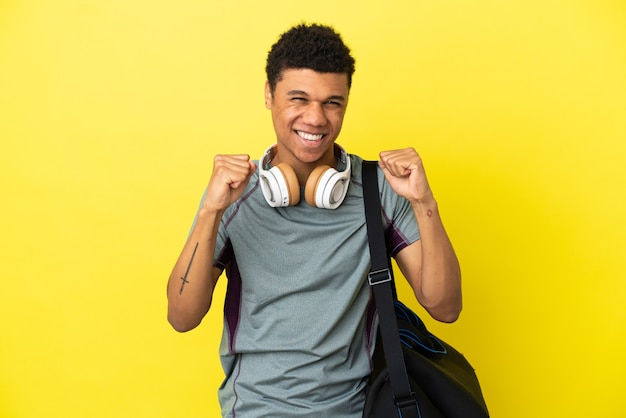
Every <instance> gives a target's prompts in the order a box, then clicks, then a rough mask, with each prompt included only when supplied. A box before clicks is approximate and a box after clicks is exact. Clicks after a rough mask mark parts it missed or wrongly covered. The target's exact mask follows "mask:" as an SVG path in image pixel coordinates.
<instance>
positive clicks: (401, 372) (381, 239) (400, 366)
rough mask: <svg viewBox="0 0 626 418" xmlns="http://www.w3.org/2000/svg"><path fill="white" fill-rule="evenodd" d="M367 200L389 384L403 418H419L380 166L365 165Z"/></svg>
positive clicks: (371, 276)
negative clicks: (385, 216) (401, 325)
mask: <svg viewBox="0 0 626 418" xmlns="http://www.w3.org/2000/svg"><path fill="white" fill-rule="evenodd" d="M362 175H363V179H362V182H363V198H364V202H365V220H366V223H367V236H368V240H369V249H370V258H371V269H370V273H369V275H368V280H369V284H370V287H371V289H372V292H373V293H374V300H375V301H376V310H377V311H378V321H379V332H380V335H381V340H382V343H383V349H384V352H385V361H386V362H387V370H388V372H389V381H390V384H391V390H392V392H393V398H394V401H395V402H396V405H397V406H398V412H399V414H398V415H399V416H401V417H403V418H413V417H414V418H418V416H419V412H418V411H419V407H418V406H417V399H416V397H415V393H414V392H413V391H412V390H411V385H410V383H409V377H408V375H407V371H406V366H405V363H404V356H403V355H402V346H401V343H400V334H399V331H398V322H397V319H396V314H395V297H394V287H393V270H392V268H391V265H390V262H389V261H390V260H389V255H388V254H387V246H386V243H385V233H384V229H383V224H382V221H381V212H382V207H381V204H380V195H379V190H378V162H377V161H363V169H362Z"/></svg>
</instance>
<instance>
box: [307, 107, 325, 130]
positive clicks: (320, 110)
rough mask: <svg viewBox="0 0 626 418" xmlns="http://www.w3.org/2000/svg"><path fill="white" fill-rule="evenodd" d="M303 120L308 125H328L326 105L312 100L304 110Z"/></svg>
mask: <svg viewBox="0 0 626 418" xmlns="http://www.w3.org/2000/svg"><path fill="white" fill-rule="evenodd" d="M302 120H303V122H304V123H306V124H307V125H312V126H324V125H326V122H327V119H326V114H325V113H324V107H323V106H322V104H321V103H316V102H311V103H309V105H308V106H307V107H306V109H305V110H304V114H303V115H302Z"/></svg>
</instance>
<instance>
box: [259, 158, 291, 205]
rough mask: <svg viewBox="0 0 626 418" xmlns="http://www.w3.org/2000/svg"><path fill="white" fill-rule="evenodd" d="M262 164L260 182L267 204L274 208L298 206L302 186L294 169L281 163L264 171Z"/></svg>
mask: <svg viewBox="0 0 626 418" xmlns="http://www.w3.org/2000/svg"><path fill="white" fill-rule="evenodd" d="M260 164H261V163H259V167H260V173H259V182H260V184H261V191H262V192H263V197H265V201H266V202H267V204H268V205H270V206H271V207H273V208H280V207H285V206H291V205H295V204H297V203H298V202H299V201H300V185H299V184H298V178H297V176H296V173H295V172H294V171H293V168H291V167H290V166H288V165H287V164H284V163H281V164H278V165H276V166H274V167H272V168H270V169H269V170H263V169H262V168H261V167H262V166H261V165H260Z"/></svg>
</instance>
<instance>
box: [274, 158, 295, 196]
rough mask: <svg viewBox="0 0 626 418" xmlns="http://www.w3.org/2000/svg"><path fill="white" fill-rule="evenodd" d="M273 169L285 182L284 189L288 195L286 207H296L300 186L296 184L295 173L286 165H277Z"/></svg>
mask: <svg viewBox="0 0 626 418" xmlns="http://www.w3.org/2000/svg"><path fill="white" fill-rule="evenodd" d="M274 168H277V169H278V170H279V171H280V173H281V174H282V177H283V180H284V182H285V189H286V190H287V192H288V194H289V196H288V197H289V203H288V205H287V206H293V205H297V204H298V202H299V201H300V184H299V183H298V177H297V176H296V172H295V171H293V168H291V166H290V165H288V164H286V163H280V164H277V165H276V166H275V167H274Z"/></svg>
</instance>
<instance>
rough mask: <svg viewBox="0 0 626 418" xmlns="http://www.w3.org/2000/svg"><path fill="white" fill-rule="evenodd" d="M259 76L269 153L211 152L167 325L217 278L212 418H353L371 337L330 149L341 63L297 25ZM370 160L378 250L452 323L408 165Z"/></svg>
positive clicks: (449, 279) (446, 262) (347, 161)
mask: <svg viewBox="0 0 626 418" xmlns="http://www.w3.org/2000/svg"><path fill="white" fill-rule="evenodd" d="M266 72H267V77H268V80H267V83H266V86H265V100H266V106H267V108H268V109H269V110H270V111H271V114H272V120H273V124H274V130H275V133H276V144H275V145H272V146H271V147H270V148H269V149H268V150H267V151H266V153H265V154H264V155H263V156H262V157H261V158H260V160H259V161H258V162H257V161H251V160H250V157H249V156H248V155H245V154H239V155H217V156H215V159H214V166H213V172H212V175H211V178H210V180H209V184H208V187H207V190H206V194H205V196H204V198H203V201H202V204H201V206H200V209H199V211H198V213H197V216H196V220H195V223H194V226H193V228H192V230H191V233H190V235H189V238H188V240H187V242H186V244H185V246H184V248H183V250H182V253H181V255H180V257H179V259H178V261H177V262H176V265H175V266H174V269H173V271H172V273H171V276H170V278H169V282H168V290H167V291H168V293H167V295H168V303H169V306H168V319H169V321H170V323H171V324H172V326H173V327H174V328H175V329H176V330H177V331H181V332H184V331H188V330H190V329H192V328H194V327H196V326H197V325H198V324H199V323H200V321H201V320H202V318H203V317H204V315H205V314H206V313H207V312H208V310H209V307H210V306H211V299H212V294H213V289H214V288H215V284H216V282H217V280H218V278H219V277H220V275H221V274H222V272H223V271H224V270H226V274H227V276H228V288H227V289H228V290H227V295H226V300H225V306H224V332H223V336H222V344H221V347H220V355H221V359H222V365H223V368H224V372H225V374H226V378H225V379H224V382H223V384H222V386H221V387H220V389H219V399H220V404H221V407H222V415H223V416H225V417H235V416H237V417H297V416H306V417H342V418H345V417H360V416H361V414H362V410H363V404H364V400H365V392H366V388H367V380H368V376H369V374H370V372H371V361H370V358H371V354H372V353H373V349H374V347H373V345H374V341H375V335H374V331H375V321H374V320H373V319H372V317H371V316H368V315H367V312H368V308H369V307H370V305H371V304H372V303H373V302H372V299H371V297H370V289H369V287H368V283H367V273H368V272H369V266H370V260H369V250H368V243H367V231H366V225H365V217H364V209H363V190H362V184H361V163H362V159H361V158H359V157H358V156H355V155H350V154H347V153H346V152H345V151H344V150H343V149H342V148H341V147H340V146H338V145H337V144H336V143H335V141H336V139H337V137H338V136H339V133H340V131H341V127H342V123H343V117H344V114H345V112H346V107H347V105H348V96H349V92H350V86H351V82H352V75H353V73H354V59H353V58H352V56H351V55H350V50H349V49H348V48H347V47H346V45H345V44H344V43H343V41H342V39H341V37H340V35H339V34H337V33H336V32H335V31H334V30H333V29H332V28H330V27H327V26H320V25H298V26H296V27H293V28H292V29H290V30H289V31H287V32H285V33H284V34H283V35H282V36H281V37H280V39H279V40H278V42H277V43H276V44H275V45H273V47H272V49H271V50H270V52H269V54H268V58H267V67H266ZM379 165H380V173H384V176H383V175H382V174H381V175H380V176H379V177H380V178H379V187H380V191H381V202H382V206H383V212H384V213H383V214H381V221H383V222H385V229H386V236H387V239H388V243H387V244H388V248H389V251H390V252H391V255H392V256H394V257H395V260H396V261H397V264H398V266H399V267H400V270H401V272H402V273H403V275H404V276H405V277H406V279H407V280H408V281H409V283H410V284H411V287H412V288H413V291H414V292H415V296H416V298H417V300H418V301H419V303H420V304H422V305H423V306H424V307H425V308H426V309H427V310H428V312H429V313H430V314H431V315H432V316H433V317H434V318H436V319H437V320H440V321H445V322H452V321H454V320H456V318H457V317H458V315H459V313H460V311H461V283H460V281H461V279H460V270H459V265H458V261H457V258H456V255H455V253H454V250H453V248H452V245H451V244H450V241H449V239H448V237H447V234H446V232H445V230H444V227H443V224H442V222H441V219H440V217H439V212H438V209H437V202H436V201H435V199H434V197H433V194H432V192H431V189H430V187H429V185H428V181H427V180H426V175H425V173H424V168H423V166H422V161H421V159H420V157H419V155H418V154H417V153H416V151H415V150H414V149H413V148H406V149H401V150H392V151H383V152H381V153H380V163H379ZM301 197H302V198H301ZM418 225H419V229H418Z"/></svg>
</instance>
